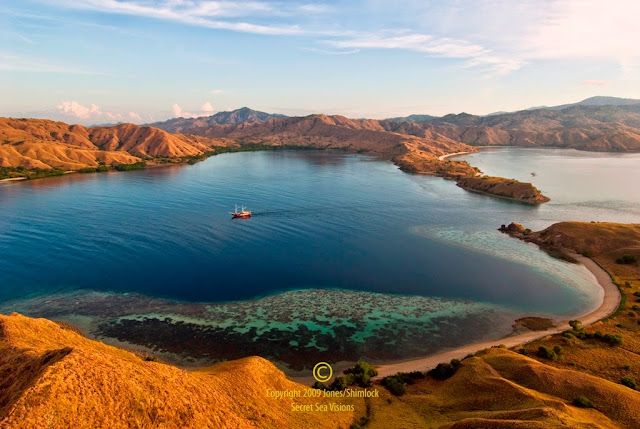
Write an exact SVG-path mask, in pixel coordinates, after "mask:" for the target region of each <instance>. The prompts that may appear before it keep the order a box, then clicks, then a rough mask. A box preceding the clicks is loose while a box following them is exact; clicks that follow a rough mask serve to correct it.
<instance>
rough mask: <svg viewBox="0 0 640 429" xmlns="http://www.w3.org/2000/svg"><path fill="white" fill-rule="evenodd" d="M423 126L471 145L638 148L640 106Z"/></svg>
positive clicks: (468, 118)
mask: <svg viewBox="0 0 640 429" xmlns="http://www.w3.org/2000/svg"><path fill="white" fill-rule="evenodd" d="M418 125H421V126H422V127H423V128H424V129H426V130H430V131H433V132H436V133H438V134H441V135H444V136H446V137H449V138H451V139H453V140H456V141H459V142H463V143H467V144H470V145H476V146H477V145H482V146H484V145H489V146H522V147H564V148H573V149H580V150H591V151H614V152H630V151H640V104H635V105H628V106H572V107H568V108H565V109H561V110H551V109H540V110H524V111H521V112H515V113H505V114H500V115H493V116H475V115H469V114H465V113H462V114H459V115H446V116H443V117H441V118H435V119H431V120H428V121H426V122H423V123H420V124H418Z"/></svg>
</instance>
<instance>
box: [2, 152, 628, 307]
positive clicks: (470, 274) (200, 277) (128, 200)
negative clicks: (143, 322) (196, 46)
mask: <svg viewBox="0 0 640 429" xmlns="http://www.w3.org/2000/svg"><path fill="white" fill-rule="evenodd" d="M463 158H464V159H467V160H469V161H470V163H471V164H472V165H477V166H479V167H480V168H481V169H482V170H483V171H485V172H486V173H489V174H496V175H501V176H505V177H513V178H517V179H520V180H526V181H532V182H533V183H534V184H535V185H536V186H538V187H539V188H540V189H541V190H542V191H543V192H544V193H545V194H546V195H548V196H549V197H550V198H551V199H552V201H551V202H550V203H548V204H545V205H542V206H540V207H532V206H527V205H521V204H517V203H512V202H509V201H502V200H497V199H493V198H490V197H486V196H482V195H476V194H472V193H469V192H466V191H464V190H462V189H460V188H458V187H457V186H455V183H453V182H450V181H446V180H443V179H440V178H435V177H427V176H417V175H409V174H405V173H403V172H401V171H399V170H398V169H397V168H396V167H395V166H393V165H392V164H390V163H387V162H381V161H377V160H374V159H371V158H367V157H363V156H355V155H345V154H336V153H330V152H315V151H313V152H312V151H294V152H252V153H237V154H225V155H220V156H216V157H213V158H210V159H208V160H206V161H204V162H201V163H199V164H196V165H194V166H182V167H169V168H156V169H149V170H146V171H136V172H127V173H105V174H90V175H81V174H74V175H69V176H66V177H61V178H51V179H46V180H35V181H28V182H17V183H10V184H7V183H5V184H0V301H7V300H9V299H19V298H25V297H28V296H33V295H37V294H43V293H51V292H65V291H73V290H76V289H92V290H97V291H111V292H140V293H142V294H146V295H150V296H158V297H166V298H171V299H176V300H183V301H199V302H220V301H241V300H247V299H250V298H255V297H261V296H268V295H273V294H275V293H276V292H282V291H287V290H298V289H333V288H340V289H348V290H355V291H367V292H380V293H389V294H405V295H418V296H423V297H444V298H452V299H454V300H455V299H462V300H469V301H477V302H484V303H489V304H492V305H493V304H495V305H498V306H501V307H504V308H505V309H506V308H508V309H511V310H517V311H520V312H530V313H542V314H550V315H556V316H561V315H572V314H577V313H580V312H584V311H585V310H587V309H591V308H594V307H595V306H597V305H598V304H599V302H600V300H601V295H602V293H601V291H600V289H599V288H598V287H597V286H596V285H595V283H594V281H593V277H592V276H591V275H590V274H589V273H588V272H587V271H586V270H585V269H584V268H582V267H581V266H575V265H571V264H567V263H564V262H561V261H557V260H554V259H552V258H550V257H548V256H547V255H546V254H544V253H543V252H540V251H539V250H537V249H536V248H535V247H534V246H531V245H527V244H523V243H520V242H518V241H516V240H513V239H511V238H509V237H507V236H505V235H502V234H500V233H499V232H497V231H496V228H497V227H499V226H500V224H503V223H508V222H510V221H516V222H519V223H523V224H524V225H526V226H527V227H531V228H533V229H540V228H543V227H546V226H548V225H550V224H551V223H553V222H556V221H560V220H584V221H590V220H601V221H604V220H607V221H619V222H640V193H639V192H636V191H635V190H633V189H632V186H633V185H634V184H637V183H639V182H640V168H638V167H639V166H640V155H610V154H594V153H586V152H577V151H568V150H544V151H542V150H526V149H498V150H489V151H485V152H482V153H478V154H473V155H467V156H465V157H463ZM531 173H535V176H533V175H532V174H531ZM236 203H237V204H245V205H246V206H247V208H249V209H250V210H253V213H254V215H253V217H252V218H251V219H249V220H231V219H230V216H229V211H231V210H233V207H234V204H236Z"/></svg>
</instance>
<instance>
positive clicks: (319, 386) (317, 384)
mask: <svg viewBox="0 0 640 429" xmlns="http://www.w3.org/2000/svg"><path fill="white" fill-rule="evenodd" d="M311 388H312V389H319V390H327V388H326V387H325V385H324V384H322V383H320V382H319V381H316V382H315V383H313V384H312V385H311Z"/></svg>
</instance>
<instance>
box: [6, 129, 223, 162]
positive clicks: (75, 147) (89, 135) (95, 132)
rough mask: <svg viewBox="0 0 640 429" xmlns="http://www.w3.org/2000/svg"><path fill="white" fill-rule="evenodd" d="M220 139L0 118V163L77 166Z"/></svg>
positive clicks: (197, 151) (199, 146)
mask: <svg viewBox="0 0 640 429" xmlns="http://www.w3.org/2000/svg"><path fill="white" fill-rule="evenodd" d="M222 144H223V143H221V142H218V141H213V140H211V139H206V138H202V137H197V136H184V135H172V134H169V133H167V132H165V131H162V130H160V129H157V128H152V127H140V126H138V125H133V124H121V125H116V126H113V127H84V126H82V125H68V124H65V123H63V122H54V121H49V120H45V119H12V118H0V167H14V168H16V167H23V168H26V169H34V168H40V169H53V168H59V169H66V170H79V169H82V168H86V167H96V166H98V165H99V164H104V165H115V164H130V163H135V162H139V161H141V160H142V159H148V158H154V157H168V158H183V157H189V156H199V155H203V154H204V153H205V152H207V151H210V150H211V149H212V148H213V147H216V146H218V145H222Z"/></svg>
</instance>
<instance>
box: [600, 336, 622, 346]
mask: <svg viewBox="0 0 640 429" xmlns="http://www.w3.org/2000/svg"><path fill="white" fill-rule="evenodd" d="M602 341H604V342H605V343H607V344H609V345H610V346H619V345H620V344H622V335H612V334H606V335H605V336H604V337H603V338H602Z"/></svg>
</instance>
